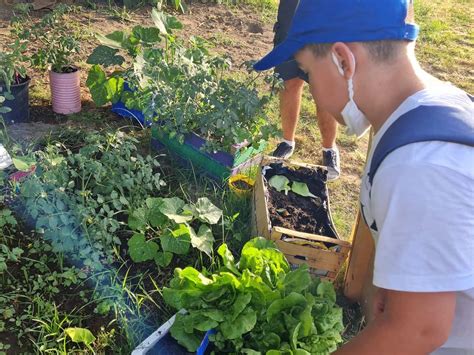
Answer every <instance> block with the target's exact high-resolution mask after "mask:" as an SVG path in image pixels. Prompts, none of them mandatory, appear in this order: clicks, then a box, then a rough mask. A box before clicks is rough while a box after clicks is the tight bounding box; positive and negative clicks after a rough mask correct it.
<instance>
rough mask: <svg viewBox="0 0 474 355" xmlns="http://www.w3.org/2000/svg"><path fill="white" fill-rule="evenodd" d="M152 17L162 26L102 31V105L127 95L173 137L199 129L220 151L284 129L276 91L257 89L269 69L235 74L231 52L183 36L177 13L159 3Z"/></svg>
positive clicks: (95, 74) (96, 63) (95, 79)
mask: <svg viewBox="0 0 474 355" xmlns="http://www.w3.org/2000/svg"><path fill="white" fill-rule="evenodd" d="M152 19H153V22H154V24H155V26H154V27H142V26H135V27H134V28H133V29H132V31H130V32H123V31H116V32H113V33H111V34H108V35H106V36H99V39H100V41H101V43H102V44H101V45H100V46H99V47H97V48H96V49H95V50H94V52H93V53H92V54H91V56H90V57H89V59H88V63H89V64H93V66H92V68H91V70H90V72H89V77H88V80H87V85H88V87H89V89H90V91H91V94H92V98H93V100H94V101H95V103H96V104H97V105H103V104H106V103H109V102H112V103H115V102H117V101H119V100H120V101H122V102H123V103H124V104H125V105H126V106H127V107H128V108H130V109H138V110H140V111H142V112H143V114H144V116H145V118H146V119H147V120H154V121H157V122H159V124H160V127H161V129H162V130H163V131H164V132H166V133H167V134H168V135H169V136H170V138H176V139H178V140H179V141H180V142H183V141H184V137H185V135H186V134H188V133H190V132H194V133H196V134H198V135H199V136H201V137H203V138H205V139H206V140H207V141H208V143H207V145H206V147H205V148H207V149H208V150H214V151H215V150H225V151H231V150H232V147H233V146H235V145H238V144H241V143H246V144H255V145H258V144H259V143H260V141H261V140H267V139H268V138H269V137H271V136H272V135H274V134H275V133H276V132H277V130H276V127H275V126H273V125H270V124H269V123H268V118H267V116H266V113H265V106H266V104H267V102H268V101H269V98H270V97H269V95H264V96H260V95H259V93H258V91H257V82H258V80H257V79H258V76H259V75H262V74H256V73H252V74H250V75H248V76H247V77H246V79H245V80H237V79H234V78H230V77H229V76H228V75H227V71H228V70H229V68H230V65H231V63H230V60H229V59H228V58H226V57H213V56H211V55H210V54H209V52H208V50H207V48H206V44H205V41H204V40H202V39H200V38H196V37H193V38H191V39H190V40H189V41H188V42H184V41H182V40H180V39H179V38H178V37H176V35H175V34H174V31H175V30H177V29H181V28H182V24H181V23H180V22H179V21H178V20H177V19H176V18H174V17H173V16H169V15H167V14H164V13H163V12H159V11H157V10H156V9H154V10H153V12H152ZM126 58H130V60H126ZM117 66H118V68H119V69H118V70H115V71H112V70H113V68H117ZM103 68H104V69H105V70H104V69H103ZM106 70H107V71H112V72H111V73H110V74H109V75H107V74H106ZM265 79H266V80H267V81H271V80H272V77H266V78H265ZM125 83H127V85H128V88H130V90H128V89H127V90H126V89H124V87H125Z"/></svg>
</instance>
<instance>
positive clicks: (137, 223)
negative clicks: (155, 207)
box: [128, 208, 147, 231]
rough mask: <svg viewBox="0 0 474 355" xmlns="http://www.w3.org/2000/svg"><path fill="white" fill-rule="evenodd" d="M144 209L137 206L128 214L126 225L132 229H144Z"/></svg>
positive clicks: (145, 220)
mask: <svg viewBox="0 0 474 355" xmlns="http://www.w3.org/2000/svg"><path fill="white" fill-rule="evenodd" d="M146 214H147V212H146V210H145V209H144V208H137V209H136V210H134V211H132V213H131V214H130V215H129V216H128V226H129V227H130V228H131V229H133V230H140V231H142V230H145V227H146V224H147V218H146Z"/></svg>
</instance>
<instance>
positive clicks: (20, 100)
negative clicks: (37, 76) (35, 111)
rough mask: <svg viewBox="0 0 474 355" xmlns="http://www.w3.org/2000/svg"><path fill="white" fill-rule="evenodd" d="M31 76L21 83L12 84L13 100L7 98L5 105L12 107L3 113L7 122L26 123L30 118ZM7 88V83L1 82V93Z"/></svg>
mask: <svg viewBox="0 0 474 355" xmlns="http://www.w3.org/2000/svg"><path fill="white" fill-rule="evenodd" d="M30 81H31V80H30V78H29V77H26V78H24V79H22V80H21V82H20V83H19V84H13V85H11V86H10V91H11V94H12V95H13V97H14V99H13V100H5V102H4V103H3V106H4V107H8V108H10V109H11V111H10V112H7V113H4V114H2V116H3V119H4V120H5V123H6V124H12V123H25V122H29V120H30V103H29V91H30V89H29V86H30ZM6 90H7V88H6V86H5V84H3V83H0V93H2V92H5V91H6Z"/></svg>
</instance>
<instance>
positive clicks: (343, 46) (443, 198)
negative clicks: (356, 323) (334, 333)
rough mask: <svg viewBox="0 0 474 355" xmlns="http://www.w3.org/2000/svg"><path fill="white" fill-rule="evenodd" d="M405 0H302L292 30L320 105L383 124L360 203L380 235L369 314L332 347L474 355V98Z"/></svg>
mask: <svg viewBox="0 0 474 355" xmlns="http://www.w3.org/2000/svg"><path fill="white" fill-rule="evenodd" d="M412 5H413V4H411V3H410V4H409V3H408V2H407V0H384V1H380V0H357V1H354V0H301V1H300V4H299V7H298V9H297V10H296V13H295V17H294V20H293V24H292V27H291V29H290V31H289V34H288V37H287V39H286V40H285V41H284V42H282V43H281V44H280V45H279V46H277V47H275V48H274V50H273V51H272V52H270V53H269V54H268V55H267V56H266V57H264V58H263V59H262V60H261V61H260V62H258V63H257V64H256V65H255V68H256V69H257V70H265V69H269V68H271V67H273V66H275V65H277V64H278V63H280V62H282V61H285V60H286V59H287V58H288V57H289V56H292V55H294V56H295V58H296V60H297V61H298V63H299V65H300V67H301V68H302V70H304V71H305V72H307V73H308V76H309V82H310V87H311V93H312V95H313V97H314V98H315V101H316V104H317V105H318V106H319V107H320V108H322V109H324V110H327V111H328V112H329V113H331V114H333V115H334V116H335V117H336V119H337V120H338V121H339V122H340V123H342V124H345V125H346V126H347V130H348V132H349V133H352V134H355V135H362V134H364V132H366V131H367V130H368V129H369V128H370V127H372V128H373V130H374V132H375V135H374V138H373V144H372V147H371V150H370V152H369V156H368V162H367V166H366V169H365V172H364V175H363V178H362V186H361V196H360V200H361V201H360V202H361V211H362V213H363V216H364V218H365V221H366V223H367V225H368V226H369V227H370V229H371V232H372V235H373V237H374V239H375V243H376V251H375V261H374V275H373V283H374V285H375V286H376V287H377V291H376V293H375V297H374V300H373V302H372V303H373V304H372V308H373V319H371V320H370V322H369V324H368V325H367V327H366V328H365V329H364V330H363V331H362V332H361V333H360V334H359V335H358V336H357V337H355V338H354V339H352V340H351V341H350V342H349V343H347V344H345V345H344V346H343V347H342V348H341V349H339V350H338V351H336V354H340V355H342V354H350V355H357V354H361V355H370V354H374V355H380V354H400V355H406V354H420V355H421V354H436V355H467V354H471V355H472V354H474V148H473V147H474V115H473V112H474V110H473V103H472V100H471V97H470V96H469V95H468V94H466V93H465V92H463V91H462V90H460V89H458V88H456V87H454V86H452V85H450V84H448V83H445V82H441V81H439V80H437V79H436V78H434V77H433V76H431V75H429V74H428V73H427V72H425V71H423V70H422V69H421V67H420V66H419V64H418V62H417V60H416V58H415V54H414V42H415V40H416V38H417V36H418V32H419V29H418V26H416V25H415V24H414V23H412V22H413V20H412V19H410V16H408V18H407V15H409V14H410V12H412Z"/></svg>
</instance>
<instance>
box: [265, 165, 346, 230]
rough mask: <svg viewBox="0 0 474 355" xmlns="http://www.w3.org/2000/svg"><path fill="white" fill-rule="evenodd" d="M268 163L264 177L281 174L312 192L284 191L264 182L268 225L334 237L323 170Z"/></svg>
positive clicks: (268, 178) (267, 179)
mask: <svg viewBox="0 0 474 355" xmlns="http://www.w3.org/2000/svg"><path fill="white" fill-rule="evenodd" d="M270 167H271V168H272V169H271V170H267V171H266V174H265V180H266V181H269V180H270V179H271V178H272V177H273V176H275V175H283V176H285V177H286V178H288V179H289V180H290V181H297V182H303V183H305V184H306V185H307V186H308V189H309V191H310V192H311V193H312V194H313V195H315V196H316V198H313V197H303V196H300V195H298V194H295V193H294V192H292V191H289V192H288V194H285V193H284V192H279V191H277V190H275V189H274V188H273V187H272V186H270V185H269V184H268V183H266V187H267V191H268V193H269V196H268V197H269V198H268V211H269V214H270V220H271V223H272V226H278V227H284V228H288V229H292V230H295V231H298V232H304V233H312V234H317V235H322V236H326V237H331V238H337V234H336V231H335V229H334V227H333V223H332V221H331V217H330V213H329V209H328V206H329V203H328V201H329V198H328V192H327V187H326V183H325V181H326V172H325V171H323V170H322V169H320V168H318V169H317V170H312V169H309V168H299V169H297V170H292V169H289V168H286V167H282V166H281V164H271V165H270Z"/></svg>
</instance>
